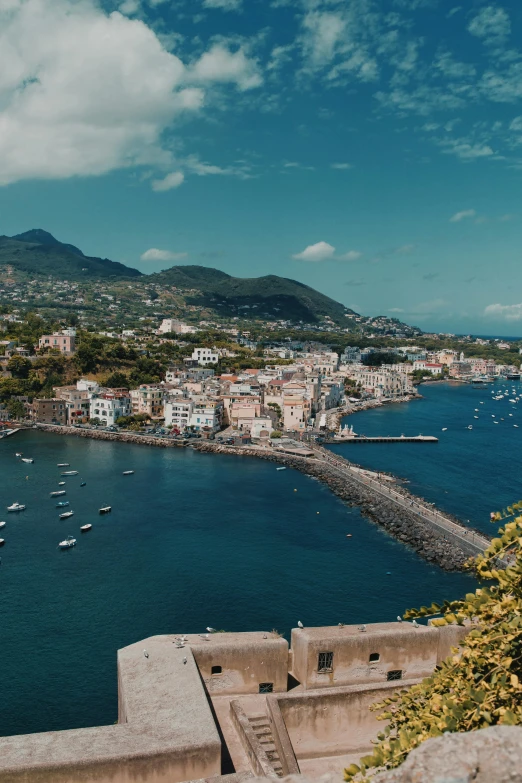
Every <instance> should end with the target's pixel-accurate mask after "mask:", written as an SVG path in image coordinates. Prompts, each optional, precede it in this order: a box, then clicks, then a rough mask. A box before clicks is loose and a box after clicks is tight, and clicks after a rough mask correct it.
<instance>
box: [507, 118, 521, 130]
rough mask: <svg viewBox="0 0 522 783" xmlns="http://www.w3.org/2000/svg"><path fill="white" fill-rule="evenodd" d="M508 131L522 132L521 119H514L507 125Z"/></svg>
mask: <svg viewBox="0 0 522 783" xmlns="http://www.w3.org/2000/svg"><path fill="white" fill-rule="evenodd" d="M509 129H510V130H514V131H521V130H522V117H515V119H514V120H512V121H511V123H510V125H509Z"/></svg>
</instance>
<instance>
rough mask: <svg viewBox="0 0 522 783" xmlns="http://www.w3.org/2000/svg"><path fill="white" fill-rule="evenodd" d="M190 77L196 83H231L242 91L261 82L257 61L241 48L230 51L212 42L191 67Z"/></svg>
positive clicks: (252, 87) (257, 85) (258, 85)
mask: <svg viewBox="0 0 522 783" xmlns="http://www.w3.org/2000/svg"><path fill="white" fill-rule="evenodd" d="M190 76H191V78H192V79H193V80H194V81H195V82H198V83H207V84H208V83H211V82H222V83H227V82H228V83H233V84H235V85H236V86H237V88H238V89H239V90H241V91H242V92H244V91H246V90H252V89H254V88H255V87H260V86H261V85H262V84H263V77H262V75H261V72H260V69H259V66H258V64H257V61H256V60H254V59H252V58H250V57H248V56H247V55H246V54H245V52H244V50H243V49H242V48H240V49H238V50H237V51H236V52H231V51H230V49H228V48H227V47H226V46H223V45H222V44H214V46H212V47H211V48H210V49H209V51H208V52H205V53H204V54H203V55H202V56H201V57H200V58H199V60H197V61H196V62H195V63H194V65H193V66H192V68H191V72H190Z"/></svg>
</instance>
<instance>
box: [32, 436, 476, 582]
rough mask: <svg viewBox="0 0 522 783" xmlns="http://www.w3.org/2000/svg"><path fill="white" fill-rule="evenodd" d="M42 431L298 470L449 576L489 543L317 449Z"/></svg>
mask: <svg viewBox="0 0 522 783" xmlns="http://www.w3.org/2000/svg"><path fill="white" fill-rule="evenodd" d="M39 429H41V430H42V431H50V432H54V433H58V434H61V435H75V436H77V437H84V438H93V439H95V440H107V441H124V442H129V443H134V444H142V445H147V446H159V447H163V448H169V447H170V448H176V447H178V448H179V447H183V446H188V445H190V446H191V447H192V448H193V449H194V450H196V451H198V452H200V453H206V454H219V455H225V456H226V455H232V454H234V455H236V456H242V457H255V458H257V459H264V460H268V461H270V462H274V463H277V464H279V465H282V466H285V467H291V468H294V469H295V470H298V471H300V472H301V473H305V474H307V475H309V476H312V477H313V478H315V479H317V480H318V481H321V482H322V483H323V484H325V485H326V486H328V487H329V489H330V490H331V491H332V492H333V493H334V494H335V495H336V496H337V497H339V498H340V499H341V500H343V501H344V502H345V503H347V504H348V505H350V506H357V507H358V508H359V509H360V510H361V513H362V514H363V515H364V516H365V517H367V518H368V519H370V520H371V521H373V522H374V523H376V524H377V525H379V526H380V527H382V528H383V529H384V530H386V531H387V532H388V533H389V534H390V535H391V536H393V537H394V538H395V539H397V540H398V541H400V542H401V543H403V544H405V545H406V546H409V547H411V548H412V549H414V550H415V551H416V552H417V553H418V554H419V555H420V557H422V558H423V559H424V560H426V561H427V562H429V563H433V564H436V565H438V566H440V567H441V568H442V569H444V570H445V571H460V570H463V568H464V565H465V563H466V561H467V560H468V559H469V558H470V557H471V556H474V555H477V554H478V553H479V552H481V551H483V550H484V549H485V548H486V547H487V545H488V543H489V541H488V539H487V538H486V537H485V536H484V535H483V534H479V533H478V532H476V531H473V530H472V529H471V528H466V527H465V526H463V525H461V524H460V523H459V522H458V520H454V519H451V517H450V516H449V515H442V514H440V513H439V512H437V511H435V510H433V509H432V508H431V507H428V506H427V505H426V504H425V502H424V501H423V499H422V498H419V497H416V496H414V495H412V494H411V493H409V492H408V491H407V490H406V489H404V488H402V487H400V488H399V487H396V488H393V489H392V488H391V487H390V486H386V482H382V481H378V480H375V479H372V478H370V477H369V476H365V475H364V474H363V475H361V473H359V472H356V471H355V470H354V466H352V465H351V464H350V463H349V462H348V461H347V460H344V459H343V458H341V457H339V456H338V455H333V454H331V453H330V452H329V451H328V450H326V449H322V448H320V447H317V446H314V457H302V456H298V455H294V454H288V453H284V452H281V451H278V450H277V449H274V448H269V447H268V448H267V447H264V448H263V447H257V446H223V445H220V444H217V443H215V442H211V441H196V442H194V441H176V440H172V439H168V438H158V437H153V436H145V435H138V434H134V433H112V432H103V431H99V430H84V429H79V428H74V427H61V426H53V425H44V426H40V427H39Z"/></svg>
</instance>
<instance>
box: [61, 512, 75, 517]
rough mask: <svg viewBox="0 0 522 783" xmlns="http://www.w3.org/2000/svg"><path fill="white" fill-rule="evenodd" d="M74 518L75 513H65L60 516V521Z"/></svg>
mask: <svg viewBox="0 0 522 783" xmlns="http://www.w3.org/2000/svg"><path fill="white" fill-rule="evenodd" d="M72 516H74V511H65V513H63V514H60V519H70V517H72Z"/></svg>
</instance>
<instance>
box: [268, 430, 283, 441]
mask: <svg viewBox="0 0 522 783" xmlns="http://www.w3.org/2000/svg"><path fill="white" fill-rule="evenodd" d="M270 437H271V438H272V440H279V438H282V437H283V433H282V432H279V430H274V431H273V432H271V433H270Z"/></svg>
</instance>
